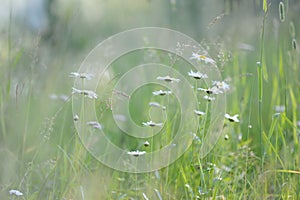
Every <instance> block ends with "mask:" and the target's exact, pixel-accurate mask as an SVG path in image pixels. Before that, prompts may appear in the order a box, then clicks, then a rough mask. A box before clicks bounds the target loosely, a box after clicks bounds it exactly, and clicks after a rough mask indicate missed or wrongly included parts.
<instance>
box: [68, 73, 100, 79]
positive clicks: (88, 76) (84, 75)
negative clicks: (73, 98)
mask: <svg viewBox="0 0 300 200" xmlns="http://www.w3.org/2000/svg"><path fill="white" fill-rule="evenodd" d="M93 76H94V75H92V74H88V73H78V72H71V73H70V77H72V78H82V79H87V80H91V79H92V78H93Z"/></svg>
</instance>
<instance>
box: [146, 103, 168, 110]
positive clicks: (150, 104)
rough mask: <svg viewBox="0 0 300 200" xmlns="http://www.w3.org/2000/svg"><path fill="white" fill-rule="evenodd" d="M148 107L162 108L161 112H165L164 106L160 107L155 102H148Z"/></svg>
mask: <svg viewBox="0 0 300 200" xmlns="http://www.w3.org/2000/svg"><path fill="white" fill-rule="evenodd" d="M149 106H151V107H158V108H162V109H163V110H166V106H163V105H160V104H159V103H157V102H150V103H149Z"/></svg>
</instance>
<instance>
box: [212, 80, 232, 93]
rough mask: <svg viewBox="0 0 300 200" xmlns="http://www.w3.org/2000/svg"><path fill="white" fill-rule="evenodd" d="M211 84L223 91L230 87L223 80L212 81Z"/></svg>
mask: <svg viewBox="0 0 300 200" xmlns="http://www.w3.org/2000/svg"><path fill="white" fill-rule="evenodd" d="M212 84H213V85H214V86H216V87H217V88H218V89H220V90H222V91H224V92H226V91H228V90H229V89H230V86H229V85H228V84H227V83H226V82H225V81H213V83H212Z"/></svg>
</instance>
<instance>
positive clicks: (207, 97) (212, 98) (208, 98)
mask: <svg viewBox="0 0 300 200" xmlns="http://www.w3.org/2000/svg"><path fill="white" fill-rule="evenodd" d="M203 98H204V99H206V100H207V101H214V100H216V98H215V97H210V96H207V95H205V96H204V97H203Z"/></svg>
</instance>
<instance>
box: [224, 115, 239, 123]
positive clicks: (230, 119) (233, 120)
mask: <svg viewBox="0 0 300 200" xmlns="http://www.w3.org/2000/svg"><path fill="white" fill-rule="evenodd" d="M224 116H225V118H226V119H228V120H229V121H230V122H240V120H239V119H238V116H239V115H238V114H236V115H234V116H230V115H229V114H227V113H226V114H225V115H224Z"/></svg>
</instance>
